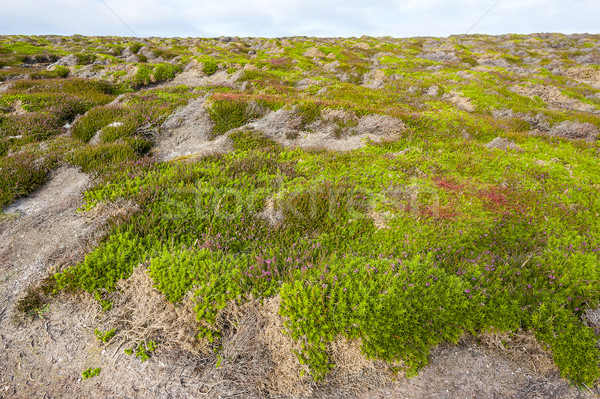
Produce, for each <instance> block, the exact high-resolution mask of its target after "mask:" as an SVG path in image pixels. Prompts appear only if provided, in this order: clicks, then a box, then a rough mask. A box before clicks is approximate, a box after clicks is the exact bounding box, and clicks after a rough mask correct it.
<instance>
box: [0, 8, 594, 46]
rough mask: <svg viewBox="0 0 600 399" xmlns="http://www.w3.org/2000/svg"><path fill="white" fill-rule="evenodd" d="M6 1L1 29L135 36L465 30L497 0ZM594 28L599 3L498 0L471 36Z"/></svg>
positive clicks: (445, 33) (439, 33)
mask: <svg viewBox="0 0 600 399" xmlns="http://www.w3.org/2000/svg"><path fill="white" fill-rule="evenodd" d="M3 3H4V4H3V5H2V7H1V8H0V9H1V12H0V34H28V35H29V34H59V35H71V34H76V33H78V34H82V35H119V36H133V35H134V34H133V33H132V31H134V32H135V35H136V36H178V37H215V36H262V37H279V36H296V35H304V36H362V35H368V36H394V37H408V36H448V35H452V34H461V33H466V32H467V31H468V30H469V29H470V28H471V27H472V26H473V24H475V23H476V22H477V21H478V20H479V19H480V18H481V17H482V16H484V14H485V13H486V12H487V11H488V10H489V9H490V7H492V6H493V5H494V4H495V3H496V0H382V1H377V0H302V1H295V0H254V1H243V0H210V1H208V0H160V1H159V0H144V1H142V0H50V1H48V0H18V1H6V0H5V1H3ZM104 3H105V4H104ZM110 9H112V10H113V11H114V12H115V13H116V14H117V15H118V17H117V16H116V15H115V14H113V13H112V12H111V10H110ZM119 18H120V19H122V21H121V20H120V19H119ZM128 27H129V28H131V30H130V29H129V28H128ZM599 31H600V0H570V1H565V0H499V2H498V3H497V4H496V5H495V7H493V8H492V9H491V11H489V13H488V14H487V15H485V16H484V17H483V19H481V20H480V21H479V23H477V25H476V26H475V27H474V28H473V29H472V30H471V33H487V34H502V33H533V32H562V33H586V32H587V33H599Z"/></svg>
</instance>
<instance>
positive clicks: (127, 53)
mask: <svg viewBox="0 0 600 399" xmlns="http://www.w3.org/2000/svg"><path fill="white" fill-rule="evenodd" d="M132 55H133V51H131V49H130V48H129V47H127V48H125V50H123V52H122V53H121V58H127V57H131V56H132Z"/></svg>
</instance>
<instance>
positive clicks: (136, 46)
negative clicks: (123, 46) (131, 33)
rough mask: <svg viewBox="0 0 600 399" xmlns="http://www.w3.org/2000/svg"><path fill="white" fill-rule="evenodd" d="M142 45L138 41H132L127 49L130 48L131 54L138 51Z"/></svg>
mask: <svg viewBox="0 0 600 399" xmlns="http://www.w3.org/2000/svg"><path fill="white" fill-rule="evenodd" d="M142 47H144V46H143V45H142V44H140V43H133V44H132V45H130V46H129V50H131V52H132V53H133V54H137V53H138V51H140V49H141V48H142Z"/></svg>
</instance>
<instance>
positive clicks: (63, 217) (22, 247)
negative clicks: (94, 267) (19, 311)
mask: <svg viewBox="0 0 600 399" xmlns="http://www.w3.org/2000/svg"><path fill="white" fill-rule="evenodd" d="M88 182H89V179H88V176H87V175H86V174H84V173H81V172H80V171H78V170H77V169H75V168H70V167H61V168H59V169H57V170H56V171H54V172H52V173H51V174H50V176H49V179H48V182H47V183H46V184H44V185H43V186H42V187H41V188H39V189H38V190H37V191H35V192H34V193H32V194H31V195H30V196H29V197H26V198H22V199H19V200H17V201H15V202H14V203H12V204H11V205H9V206H8V207H6V208H5V209H4V212H5V213H6V214H8V215H11V214H12V215H13V217H11V218H9V219H8V220H3V221H0V282H1V285H0V323H1V322H2V320H4V319H5V318H6V317H7V316H8V314H10V313H11V311H12V308H13V305H14V302H15V298H16V297H18V296H19V295H21V293H22V292H23V290H24V289H25V288H26V287H27V286H28V285H29V284H31V283H32V282H35V281H37V280H39V279H41V278H43V277H45V276H46V275H47V272H48V269H49V268H51V267H54V266H55V265H57V264H59V265H60V264H64V263H68V262H69V261H70V260H71V259H78V258H80V257H81V256H82V253H85V252H86V248H87V246H88V242H89V241H90V240H92V239H93V237H94V230H95V228H96V227H97V225H96V224H95V223H90V220H89V219H88V218H87V217H85V216H84V215H82V214H77V213H75V211H76V210H77V207H78V206H79V205H81V193H82V191H83V189H84V188H85V187H86V185H87V184H88Z"/></svg>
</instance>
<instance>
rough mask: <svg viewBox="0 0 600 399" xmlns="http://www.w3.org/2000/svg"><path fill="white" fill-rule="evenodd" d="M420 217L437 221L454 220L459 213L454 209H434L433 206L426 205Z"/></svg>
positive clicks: (444, 207)
mask: <svg viewBox="0 0 600 399" xmlns="http://www.w3.org/2000/svg"><path fill="white" fill-rule="evenodd" d="M421 215H422V216H425V217H430V218H434V219H437V220H454V219H456V217H457V216H458V215H459V213H458V211H457V210H456V209H454V208H453V207H451V206H439V207H435V206H433V205H427V206H426V207H425V208H423V210H422V211H421Z"/></svg>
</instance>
